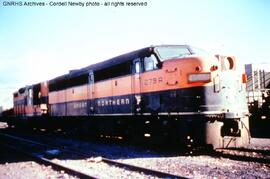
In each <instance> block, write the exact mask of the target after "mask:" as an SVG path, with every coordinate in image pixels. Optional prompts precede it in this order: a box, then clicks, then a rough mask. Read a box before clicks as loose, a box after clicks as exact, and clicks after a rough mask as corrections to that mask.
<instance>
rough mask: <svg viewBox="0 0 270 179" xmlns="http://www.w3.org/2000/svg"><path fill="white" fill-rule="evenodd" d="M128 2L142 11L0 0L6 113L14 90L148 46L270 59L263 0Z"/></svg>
mask: <svg viewBox="0 0 270 179" xmlns="http://www.w3.org/2000/svg"><path fill="white" fill-rule="evenodd" d="M127 1H132V2H147V6H144V7H127V6H124V7H114V6H110V7H105V6H98V7H97V6H96V7H93V6H90V7H85V6H84V7H70V6H50V5H49V4H50V2H52V3H55V2H68V1H64V0H62V1H61V0H60V1H59V0H58V1H56V0H55V1H54V0H48V1H47V0H36V1H13V2H21V3H24V2H44V3H48V5H46V6H45V7H38V6H18V5H16V6H14V5H13V6H11V5H7V4H8V2H11V1H10V0H0V106H3V107H4V108H6V109H7V108H9V107H12V93H13V92H15V91H16V90H18V88H20V87H23V86H26V85H30V84H35V83H38V82H41V81H46V80H49V79H52V78H54V77H57V76H60V75H62V74H65V73H68V71H69V70H72V69H78V68H82V67H84V66H88V65H90V64H93V63H96V62H100V61H103V60H106V59H108V58H111V57H114V56H117V55H120V54H123V53H126V52H130V51H132V50H136V49H139V48H143V47H146V46H150V45H160V44H190V45H193V46H196V47H200V48H203V49H205V50H208V51H210V52H212V53H215V54H217V53H219V54H225V55H227V54H229V55H234V56H235V57H236V58H237V59H238V61H239V62H240V63H241V64H247V63H267V62H268V61H269V60H270V1H269V0H237V1H235V0H203V1H201V0H166V1H165V0H120V1H118V2H127ZM73 2H75V0H73ZM77 2H79V1H77ZM80 2H85V3H86V2H89V1H84V0H81V1H80ZM92 2H99V3H104V2H116V0H92ZM269 63H270V62H269Z"/></svg>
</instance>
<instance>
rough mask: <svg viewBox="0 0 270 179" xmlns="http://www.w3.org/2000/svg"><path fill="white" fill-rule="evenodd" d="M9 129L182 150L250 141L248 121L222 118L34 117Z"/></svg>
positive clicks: (11, 122)
mask: <svg viewBox="0 0 270 179" xmlns="http://www.w3.org/2000/svg"><path fill="white" fill-rule="evenodd" d="M26 120H27V122H26ZM9 126H15V127H18V126H20V127H23V128H32V129H33V128H40V129H46V130H48V131H64V132H65V133H70V134H76V135H77V134H79V135H84V136H92V137H102V138H113V139H121V140H125V139H127V140H130V141H134V142H135V143H149V144H156V145H160V144H165V145H168V144H169V145H174V146H178V147H195V146H211V147H212V148H224V147H225V148H226V147H244V146H246V145H247V144H248V143H249V137H250V135H249V131H248V128H247V126H248V118H238V119H225V118H221V117H220V115H217V116H216V117H214V115H211V117H208V116H205V115H185V116H169V115H163V116H161V115H156V116H150V115H138V116H110V117H108V116H107V117H104V116H103V117H101V116H92V117H89V116H88V117H86V116H80V117H79V116H78V117H54V118H48V117H39V118H38V119H37V117H33V118H25V119H23V120H22V119H17V118H16V119H15V118H14V119H12V120H9Z"/></svg>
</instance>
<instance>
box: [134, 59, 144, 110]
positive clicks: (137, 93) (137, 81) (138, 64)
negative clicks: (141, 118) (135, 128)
mask: <svg viewBox="0 0 270 179" xmlns="http://www.w3.org/2000/svg"><path fill="white" fill-rule="evenodd" d="M132 72H133V77H132V92H133V95H134V98H133V100H134V101H133V102H132V104H133V106H132V107H133V109H132V111H133V113H134V114H138V113H140V112H141V102H142V96H141V73H142V61H141V59H140V58H136V59H135V60H134V61H133V68H132Z"/></svg>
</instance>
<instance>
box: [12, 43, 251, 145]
mask: <svg viewBox="0 0 270 179" xmlns="http://www.w3.org/2000/svg"><path fill="white" fill-rule="evenodd" d="M245 82H246V79H245V75H243V74H241V73H240V72H239V70H238V68H237V65H236V61H235V58H234V57H225V56H211V55H209V54H207V53H205V52H204V51H202V50H199V49H196V48H194V47H191V46H188V45H160V46H151V47H147V48H143V49H140V50H137V51H133V52H130V53H127V54H124V55H121V56H118V57H114V58H112V59H109V60H106V61H104V62H101V63H97V64H94V65H90V66H88V67H85V68H82V69H79V70H72V71H70V72H69V73H68V74H65V75H63V76H60V77H57V78H55V79H52V80H49V81H47V82H43V83H40V84H36V85H32V86H27V87H24V88H22V89H20V90H19V91H18V92H16V93H14V110H15V116H14V118H13V119H12V120H11V122H10V123H12V124H13V125H17V126H18V125H21V123H22V121H23V122H24V123H26V122H29V124H30V123H31V125H36V127H37V126H40V127H44V126H47V127H55V128H59V127H63V126H68V125H70V126H72V127H73V130H75V129H76V130H79V131H87V132H89V133H91V134H95V135H102V136H121V137H132V138H136V139H144V138H152V139H153V140H155V139H157V140H165V141H171V142H176V143H179V144H183V145H187V144H194V145H212V146H213V147H214V148H217V147H231V146H237V147H241V146H245V145H246V144H247V143H248V142H249V125H248V117H247V115H248V108H247V103H246V91H245ZM23 116H24V119H26V120H21V119H19V117H21V118H22V117H23Z"/></svg>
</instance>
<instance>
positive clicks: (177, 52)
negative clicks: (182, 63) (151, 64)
mask: <svg viewBox="0 0 270 179" xmlns="http://www.w3.org/2000/svg"><path fill="white" fill-rule="evenodd" d="M156 52H157V53H158V55H159V57H160V58H161V60H165V59H171V58H176V57H182V56H186V55H191V52H190V50H189V49H188V48H187V46H164V47H157V48H156Z"/></svg>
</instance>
